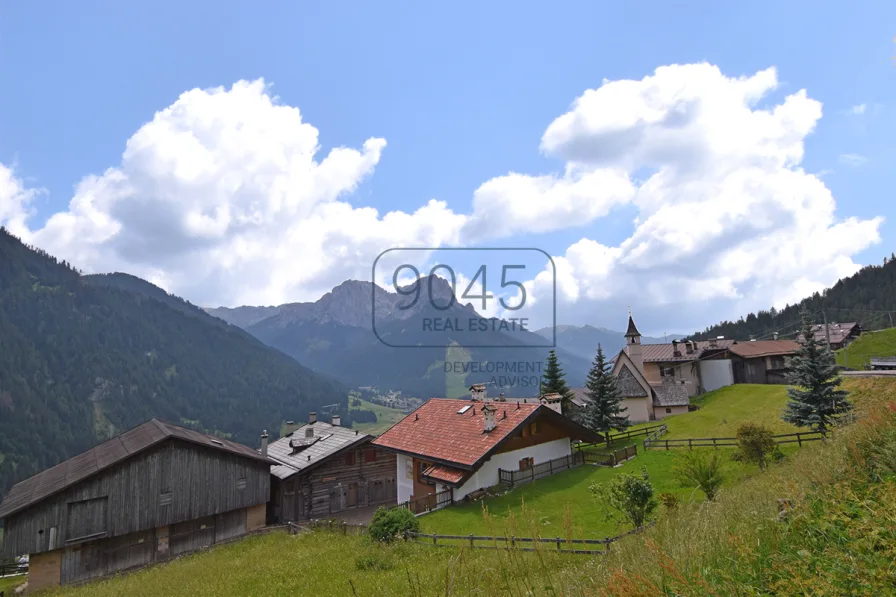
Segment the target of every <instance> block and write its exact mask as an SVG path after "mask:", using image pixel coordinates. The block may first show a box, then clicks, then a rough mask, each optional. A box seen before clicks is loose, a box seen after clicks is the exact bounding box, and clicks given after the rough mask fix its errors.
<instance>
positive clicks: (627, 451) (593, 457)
mask: <svg viewBox="0 0 896 597" xmlns="http://www.w3.org/2000/svg"><path fill="white" fill-rule="evenodd" d="M578 451H579V452H580V453H581V454H584V456H585V463H586V464H599V465H601V466H616V465H617V464H619V463H620V462H625V461H626V460H628V459H629V458H634V457H635V456H637V455H638V445H637V444H632V445H630V446H625V447H624V448H619V449H618V450H613V451H612V452H601V451H595V450H589V449H588V448H579V450H578Z"/></svg>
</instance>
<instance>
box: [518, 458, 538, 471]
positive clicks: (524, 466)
mask: <svg viewBox="0 0 896 597" xmlns="http://www.w3.org/2000/svg"><path fill="white" fill-rule="evenodd" d="M533 466H535V460H534V459H533V458H532V457H531V456H530V457H528V458H523V459H522V460H520V470H521V471H527V470H529V469H530V468H532V467H533Z"/></svg>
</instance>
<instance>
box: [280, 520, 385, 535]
mask: <svg viewBox="0 0 896 597" xmlns="http://www.w3.org/2000/svg"><path fill="white" fill-rule="evenodd" d="M286 528H287V530H288V531H289V533H290V534H291V535H295V534H297V533H301V532H304V531H311V530H325V531H332V532H334V533H342V534H343V535H349V534H353V535H359V534H363V533H364V532H365V531H366V530H367V525H364V524H349V523H347V522H345V521H344V520H306V521H302V522H289V523H287V524H286Z"/></svg>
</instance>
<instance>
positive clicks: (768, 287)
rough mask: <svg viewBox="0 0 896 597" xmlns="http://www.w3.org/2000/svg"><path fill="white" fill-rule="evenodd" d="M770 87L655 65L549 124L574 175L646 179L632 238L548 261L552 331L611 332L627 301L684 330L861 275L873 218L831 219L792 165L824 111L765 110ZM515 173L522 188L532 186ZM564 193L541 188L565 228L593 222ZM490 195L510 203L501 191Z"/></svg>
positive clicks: (696, 67) (831, 209) (548, 210)
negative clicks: (553, 282) (553, 200)
mask: <svg viewBox="0 0 896 597" xmlns="http://www.w3.org/2000/svg"><path fill="white" fill-rule="evenodd" d="M776 87H777V75H776V72H775V70H774V69H767V70H763V71H760V72H758V73H756V74H755V75H752V76H749V77H739V78H732V77H727V76H725V75H724V74H723V73H722V72H721V71H720V70H719V69H718V68H717V67H715V66H711V65H708V64H692V65H673V66H667V67H661V68H658V69H657V70H656V72H655V73H654V74H653V75H651V76H648V77H645V78H644V79H641V80H639V81H635V80H626V81H614V82H608V81H605V82H604V84H603V85H602V86H601V87H600V88H598V89H590V90H588V91H586V92H585V93H584V94H582V96H581V97H579V98H578V99H577V100H576V101H575V102H574V103H573V105H572V107H571V109H570V111H569V112H567V113H566V114H563V115H561V116H560V117H558V118H557V119H556V120H554V121H553V122H552V123H551V124H550V125H549V126H548V127H547V130H546V131H545V133H544V136H543V138H542V143H541V148H542V150H543V151H544V152H545V153H547V154H548V155H551V156H554V157H560V158H563V159H564V160H566V162H567V164H568V168H569V169H571V170H575V171H576V172H577V175H578V176H580V177H583V178H585V177H587V176H588V173H589V172H605V171H608V170H610V171H613V172H617V173H619V176H620V178H621V179H624V178H625V177H626V176H627V177H628V179H629V180H631V179H632V176H633V175H634V173H635V172H638V171H644V170H645V169H646V170H649V171H650V172H652V174H651V175H650V176H649V178H647V180H646V181H644V182H643V183H641V184H640V185H639V186H638V187H637V188H634V189H632V191H633V193H632V195H631V197H630V199H628V198H627V199H626V200H627V201H630V202H631V203H632V204H633V205H634V206H635V207H636V208H637V210H638V215H637V218H636V219H635V222H634V229H633V232H632V234H631V235H630V236H629V237H628V238H627V239H625V240H624V241H623V242H621V243H620V244H619V245H618V246H615V247H610V246H605V245H603V244H601V243H598V242H596V241H594V240H591V239H589V238H582V239H581V240H578V241H577V242H575V243H573V244H571V245H570V246H569V248H568V249H567V250H566V252H565V255H563V256H561V257H557V258H555V261H557V262H558V270H559V272H558V291H559V300H560V305H558V310H559V315H558V319H559V320H560V321H561V322H565V321H579V322H581V321H591V322H596V323H601V324H604V325H610V326H613V325H616V327H618V326H619V325H624V313H625V305H626V304H632V305H633V308H634V307H635V306H637V307H638V308H640V310H641V312H642V313H646V312H650V313H653V314H656V317H655V319H654V321H653V323H654V324H657V325H658V323H657V322H658V321H660V320H661V318H665V319H666V322H665V325H666V326H668V325H670V323H669V321H668V320H669V319H673V318H674V319H673V321H674V322H675V323H672V324H671V325H673V326H676V329H680V330H683V331H688V330H689V329H693V328H694V327H696V326H698V325H705V324H707V323H711V322H713V321H715V320H718V319H721V318H723V317H729V318H730V317H737V316H739V315H741V314H743V313H744V312H746V311H749V310H754V309H757V308H766V307H768V306H770V305H771V304H776V305H782V304H783V303H785V302H787V301H791V302H792V301H795V300H798V299H799V298H802V297H803V296H805V295H806V294H807V293H811V292H813V291H815V290H819V289H820V288H823V287H824V286H827V285H830V284H832V283H833V282H835V281H836V280H837V279H838V278H840V277H842V276H845V275H850V274H852V273H854V272H855V271H856V270H857V269H858V268H859V265H858V264H856V263H855V262H854V261H853V260H852V256H853V255H855V254H856V253H858V252H859V251H861V250H863V249H865V248H867V247H868V246H870V245H871V244H873V243H876V242H879V240H880V234H879V227H880V224H881V219H870V220H859V219H855V218H849V219H846V220H842V221H841V220H838V218H837V217H836V215H835V207H836V204H835V201H834V197H833V196H832V194H831V193H830V191H829V190H828V189H827V188H826V187H825V185H824V183H822V182H821V179H820V177H818V176H815V175H813V174H809V173H806V172H805V171H804V170H803V169H802V167H801V166H800V163H801V161H802V158H803V152H804V141H805V139H806V137H807V136H808V135H809V134H810V133H811V132H812V131H813V130H814V128H815V126H816V123H817V122H818V120H819V119H820V118H821V115H822V110H821V104H820V103H819V102H818V101H816V100H813V99H811V98H809V97H808V95H807V94H806V92H805V91H804V90H800V91H797V92H796V93H793V94H791V95H788V96H787V97H785V98H783V100H780V101H775V102H770V101H769V98H768V96H769V94H770V93H771V92H772V91H773V90H775V89H776ZM859 157H860V156H859ZM850 163H856V160H852V161H851V162H850ZM514 176H515V178H517V179H518V180H517V181H516V186H517V187H518V188H519V187H523V186H525V185H526V184H527V181H526V180H525V177H522V176H520V175H514ZM530 178H532V180H538V181H539V182H543V179H542V178H536V177H530ZM520 179H521V180H520ZM495 180H497V181H500V180H502V179H500V178H499V179H495ZM493 182H494V181H490V182H487V183H485V184H484V185H483V186H482V187H481V188H488V187H489V186H490V185H491V184H492V183H493ZM528 184H534V183H532V182H529V183H528ZM567 193H568V185H566V184H565V181H563V180H556V184H554V185H553V186H551V185H548V184H546V183H545V184H543V186H542V188H541V195H542V196H545V197H547V196H551V195H552V194H554V195H557V196H558V197H559V199H558V202H559V203H560V204H562V205H565V206H570V205H571V206H573V210H574V209H576V208H577V209H578V212H575V213H572V212H567V213H566V214H565V218H566V219H567V220H569V221H590V220H592V219H593V218H594V217H595V215H594V212H593V211H591V210H592V209H593V208H590V207H589V208H585V207H584V206H581V205H578V204H576V203H575V202H572V201H569V200H568V199H567V198H566V194H567ZM481 198H483V199H485V198H486V197H485V196H483V197H481ZM488 199H489V200H492V201H493V202H494V204H496V205H501V206H506V205H510V204H511V203H512V197H511V196H510V195H509V193H508V194H506V195H505V196H503V197H488ZM531 205H536V206H538V205H541V209H540V210H539V209H531V210H530V211H529V212H527V219H528V220H530V221H533V222H539V221H540V220H542V219H545V218H551V217H552V213H553V211H554V210H555V209H556V208H555V207H554V206H553V205H549V204H547V203H542V204H538V203H536V202H532V203H531ZM476 207H477V210H478V211H480V212H481V213H488V212H489V210H490V208H491V206H490V205H488V204H483V205H477V206H476ZM604 211H605V210H604ZM598 215H600V214H598ZM529 230H533V231H540V228H539V227H538V226H530V227H529ZM576 238H579V236H577V237H576ZM542 278H547V276H546V275H543V276H542ZM544 281H545V280H543V281H542V287H541V293H542V294H543V293H545V292H547V291H548V289H549V285H548V284H544ZM533 284H534V286H535V288H536V294H538V291H537V289H538V287H539V282H538V281H537V280H536V281H534V282H533ZM605 309H606V310H610V311H612V313H614V314H616V315H614V316H613V318H612V319H611V318H609V317H608V316H607V315H605V314H603V313H602V311H603V310H605ZM543 316H546V314H543ZM647 325H648V326H649V325H650V321H649V320H648V322H647Z"/></svg>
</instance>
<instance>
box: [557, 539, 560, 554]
mask: <svg viewBox="0 0 896 597" xmlns="http://www.w3.org/2000/svg"><path fill="white" fill-rule="evenodd" d="M557 551H560V537H557Z"/></svg>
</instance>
